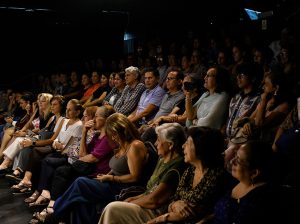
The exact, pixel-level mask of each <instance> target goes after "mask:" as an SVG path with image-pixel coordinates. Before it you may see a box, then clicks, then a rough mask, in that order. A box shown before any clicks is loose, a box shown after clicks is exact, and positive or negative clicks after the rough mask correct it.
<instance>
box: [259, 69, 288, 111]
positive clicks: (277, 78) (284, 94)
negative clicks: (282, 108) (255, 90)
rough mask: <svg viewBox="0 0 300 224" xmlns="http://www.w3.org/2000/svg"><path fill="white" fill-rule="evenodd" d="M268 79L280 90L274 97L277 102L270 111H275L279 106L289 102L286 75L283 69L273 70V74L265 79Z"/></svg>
mask: <svg viewBox="0 0 300 224" xmlns="http://www.w3.org/2000/svg"><path fill="white" fill-rule="evenodd" d="M266 77H268V78H269V79H270V81H271V83H272V85H273V86H276V85H278V86H279V89H278V90H277V92H276V95H274V99H275V102H274V104H273V105H272V106H271V107H270V108H269V111H272V110H274V109H275V108H276V107H277V106H278V105H279V104H281V103H283V102H289V101H290V98H289V95H288V94H289V90H288V89H287V86H286V83H285V79H284V74H283V71H282V69H280V68H277V69H271V72H270V73H268V74H267V75H266V76H265V78H266Z"/></svg>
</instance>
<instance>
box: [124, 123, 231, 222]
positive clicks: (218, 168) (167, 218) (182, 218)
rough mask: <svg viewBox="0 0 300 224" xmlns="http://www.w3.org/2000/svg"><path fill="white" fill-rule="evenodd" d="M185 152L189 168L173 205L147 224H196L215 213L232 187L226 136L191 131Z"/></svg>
mask: <svg viewBox="0 0 300 224" xmlns="http://www.w3.org/2000/svg"><path fill="white" fill-rule="evenodd" d="M183 148H184V161H185V162H186V163H188V164H189V167H188V168H187V169H186V170H185V172H184V174H183V176H182V178H181V180H180V183H179V186H178V188H177V190H176V193H175V196H174V197H173V200H172V203H171V204H169V207H168V211H167V213H165V214H160V215H159V216H158V217H156V218H153V219H151V220H149V221H148V220H145V221H148V222H147V224H153V223H165V222H168V223H169V222H176V223H177V222H180V223H195V222H196V221H197V220H199V219H201V218H202V217H204V216H206V215H208V214H210V213H211V212H212V211H213V207H214V204H215V202H216V201H217V200H218V199H219V198H220V197H221V196H222V195H223V194H224V193H225V192H226V188H227V187H229V183H230V177H229V175H228V173H227V171H226V170H225V169H224V159H223V156H222V151H223V136H222V134H221V132H220V131H218V130H216V129H211V128H208V127H198V126H194V127H191V128H190V129H189V130H188V138H187V141H186V143H185V144H184V145H183ZM122 215H123V214H120V216H122Z"/></svg>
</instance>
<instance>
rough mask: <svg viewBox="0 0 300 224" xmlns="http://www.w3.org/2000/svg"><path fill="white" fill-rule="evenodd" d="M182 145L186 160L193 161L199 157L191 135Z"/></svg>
mask: <svg viewBox="0 0 300 224" xmlns="http://www.w3.org/2000/svg"><path fill="white" fill-rule="evenodd" d="M182 147H183V152H184V162H186V163H191V162H192V161H195V160H196V159H197V157H196V149H195V144H194V141H193V139H192V137H191V136H189V137H188V138H187V140H186V142H185V143H184V144H183V146H182Z"/></svg>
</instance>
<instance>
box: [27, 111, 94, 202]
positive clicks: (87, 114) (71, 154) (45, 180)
mask: <svg viewBox="0 0 300 224" xmlns="http://www.w3.org/2000/svg"><path fill="white" fill-rule="evenodd" d="M96 110H97V107H96V106H93V107H89V108H87V109H86V110H85V111H84V112H83V125H85V124H86V122H87V121H89V120H92V119H94V116H95V113H96ZM94 134H95V131H94V129H93V128H90V129H89V130H88V131H87V132H86V135H87V137H86V142H88V143H89V142H90V141H91V139H92V138H93V136H94ZM71 141H72V142H71V143H70V144H68V145H67V146H66V148H67V149H66V153H64V154H62V153H60V152H54V153H50V154H49V155H47V156H46V158H44V159H43V160H42V163H41V173H40V178H39V180H38V181H39V184H38V188H37V190H35V191H34V193H33V194H32V195H31V196H30V197H28V198H26V199H25V202H26V203H33V202H35V203H34V204H35V205H40V204H41V203H40V202H41V201H42V200H39V199H42V198H44V199H49V198H50V192H49V191H48V190H44V192H43V193H42V194H41V196H42V197H41V198H39V196H40V193H41V192H42V190H43V189H48V188H47V187H48V185H50V184H51V181H52V176H53V174H54V171H55V169H57V168H58V167H60V166H63V165H65V164H68V162H69V163H70V164H72V163H73V162H74V161H76V160H78V158H79V148H80V142H81V137H76V138H75V137H74V138H73V139H72V140H71ZM41 182H42V183H41ZM40 185H43V186H46V187H39V186H40ZM34 204H32V205H34Z"/></svg>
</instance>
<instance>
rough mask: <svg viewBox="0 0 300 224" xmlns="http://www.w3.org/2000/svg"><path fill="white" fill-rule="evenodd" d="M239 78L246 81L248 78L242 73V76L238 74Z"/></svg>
mask: <svg viewBox="0 0 300 224" xmlns="http://www.w3.org/2000/svg"><path fill="white" fill-rule="evenodd" d="M237 77H238V78H239V79H244V78H246V77H247V75H245V74H243V73H242V74H238V75H237Z"/></svg>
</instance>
